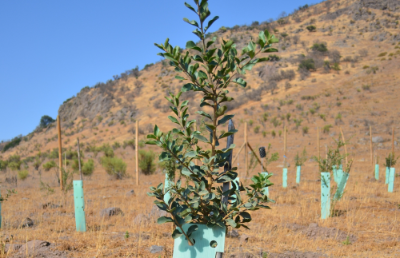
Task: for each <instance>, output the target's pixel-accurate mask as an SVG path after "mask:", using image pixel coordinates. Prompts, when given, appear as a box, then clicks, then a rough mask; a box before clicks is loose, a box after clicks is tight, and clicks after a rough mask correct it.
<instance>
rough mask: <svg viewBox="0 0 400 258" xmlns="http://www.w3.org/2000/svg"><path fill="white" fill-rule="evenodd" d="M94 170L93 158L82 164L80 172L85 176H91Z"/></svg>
mask: <svg viewBox="0 0 400 258" xmlns="http://www.w3.org/2000/svg"><path fill="white" fill-rule="evenodd" d="M93 171H94V161H93V159H89V160H88V161H87V162H85V163H84V164H83V166H82V174H83V175H85V176H91V175H92V174H93Z"/></svg>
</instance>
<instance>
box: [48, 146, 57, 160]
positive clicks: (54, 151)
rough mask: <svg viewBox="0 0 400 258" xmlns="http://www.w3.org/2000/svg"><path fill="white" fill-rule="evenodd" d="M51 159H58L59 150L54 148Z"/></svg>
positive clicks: (50, 155)
mask: <svg viewBox="0 0 400 258" xmlns="http://www.w3.org/2000/svg"><path fill="white" fill-rule="evenodd" d="M49 159H58V148H54V149H53V150H52V151H51V152H50V154H49Z"/></svg>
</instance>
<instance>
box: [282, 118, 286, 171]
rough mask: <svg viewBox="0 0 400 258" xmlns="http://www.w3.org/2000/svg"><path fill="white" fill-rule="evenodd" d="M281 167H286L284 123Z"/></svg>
mask: <svg viewBox="0 0 400 258" xmlns="http://www.w3.org/2000/svg"><path fill="white" fill-rule="evenodd" d="M283 130H284V131H283V167H284V168H286V143H287V136H286V125H285V126H284V128H283Z"/></svg>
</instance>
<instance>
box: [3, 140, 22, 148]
mask: <svg viewBox="0 0 400 258" xmlns="http://www.w3.org/2000/svg"><path fill="white" fill-rule="evenodd" d="M21 140H22V137H20V136H19V137H15V138H13V139H12V140H11V141H10V142H8V143H7V144H6V145H4V148H3V152H6V151H7V150H9V149H12V148H14V147H15V146H18V145H19V143H20V142H21Z"/></svg>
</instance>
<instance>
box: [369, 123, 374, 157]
mask: <svg viewBox="0 0 400 258" xmlns="http://www.w3.org/2000/svg"><path fill="white" fill-rule="evenodd" d="M369 146H370V153H371V164H372V165H374V155H373V153H374V147H373V145H372V128H371V126H369Z"/></svg>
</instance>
